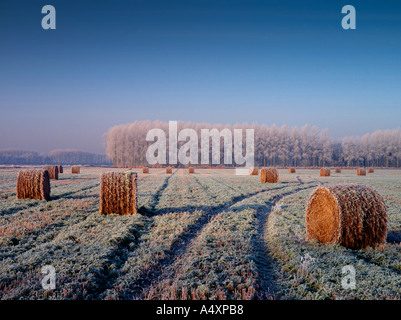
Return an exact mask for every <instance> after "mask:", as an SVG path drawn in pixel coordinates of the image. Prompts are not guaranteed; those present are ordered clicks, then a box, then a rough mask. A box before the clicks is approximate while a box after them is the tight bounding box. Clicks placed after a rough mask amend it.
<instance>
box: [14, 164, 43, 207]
mask: <svg viewBox="0 0 401 320" xmlns="http://www.w3.org/2000/svg"><path fill="white" fill-rule="evenodd" d="M17 199H37V200H46V201H49V200H50V175H49V171H47V170H22V171H20V172H18V177H17Z"/></svg>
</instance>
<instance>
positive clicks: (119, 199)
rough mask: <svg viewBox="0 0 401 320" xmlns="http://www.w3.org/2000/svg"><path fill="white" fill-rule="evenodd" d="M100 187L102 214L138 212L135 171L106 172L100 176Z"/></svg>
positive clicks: (100, 208)
mask: <svg viewBox="0 0 401 320" xmlns="http://www.w3.org/2000/svg"><path fill="white" fill-rule="evenodd" d="M99 189H100V190H99V191H100V192H99V201H100V205H99V211H100V213H101V214H112V213H114V214H119V215H132V214H136V213H137V212H138V202H137V174H136V173H135V172H131V171H128V172H104V173H102V174H101V176H100V187H99Z"/></svg>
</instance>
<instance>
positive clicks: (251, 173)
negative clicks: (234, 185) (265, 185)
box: [249, 167, 259, 176]
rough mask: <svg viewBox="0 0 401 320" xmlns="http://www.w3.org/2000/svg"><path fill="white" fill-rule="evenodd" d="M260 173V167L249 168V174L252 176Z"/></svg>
mask: <svg viewBox="0 0 401 320" xmlns="http://www.w3.org/2000/svg"><path fill="white" fill-rule="evenodd" d="M258 174H259V170H258V168H255V167H251V168H249V175H250V176H257V175H258Z"/></svg>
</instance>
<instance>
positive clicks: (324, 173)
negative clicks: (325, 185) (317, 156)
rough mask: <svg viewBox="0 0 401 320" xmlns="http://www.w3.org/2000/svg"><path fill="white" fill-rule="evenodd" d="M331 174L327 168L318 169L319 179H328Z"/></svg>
mask: <svg viewBox="0 0 401 320" xmlns="http://www.w3.org/2000/svg"><path fill="white" fill-rule="evenodd" d="M330 174H331V172H330V169H327V168H321V169H320V176H321V177H329V176H330Z"/></svg>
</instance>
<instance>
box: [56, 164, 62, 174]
mask: <svg viewBox="0 0 401 320" xmlns="http://www.w3.org/2000/svg"><path fill="white" fill-rule="evenodd" d="M57 168H58V173H63V166H60V165H58V166H57Z"/></svg>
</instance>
